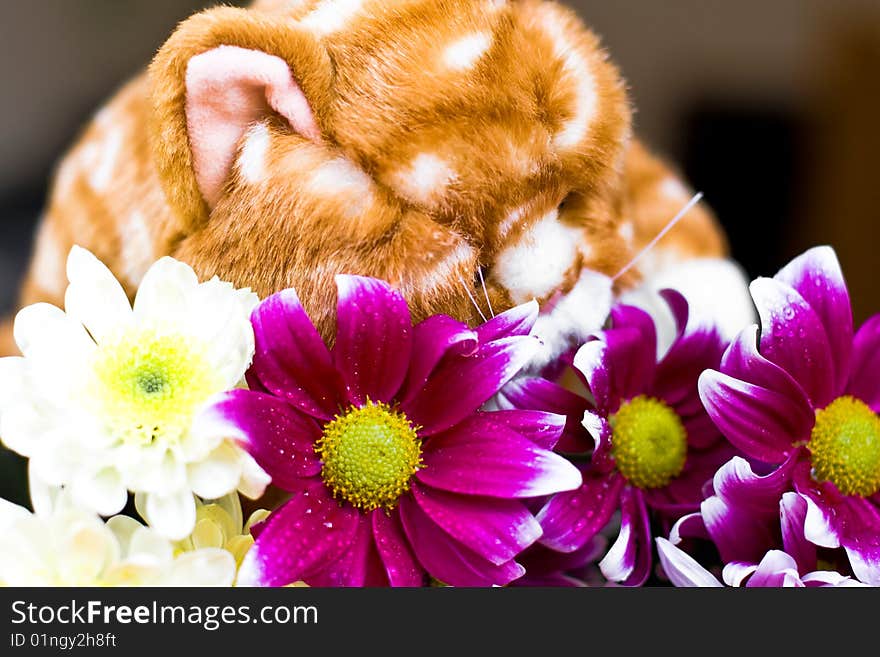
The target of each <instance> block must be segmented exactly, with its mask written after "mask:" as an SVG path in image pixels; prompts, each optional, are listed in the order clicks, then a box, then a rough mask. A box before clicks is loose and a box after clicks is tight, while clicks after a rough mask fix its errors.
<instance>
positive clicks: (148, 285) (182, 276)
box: [134, 256, 199, 322]
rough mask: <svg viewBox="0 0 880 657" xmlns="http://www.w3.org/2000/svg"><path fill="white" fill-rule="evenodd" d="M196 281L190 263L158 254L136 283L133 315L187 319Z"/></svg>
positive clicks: (141, 318)
mask: <svg viewBox="0 0 880 657" xmlns="http://www.w3.org/2000/svg"><path fill="white" fill-rule="evenodd" d="M198 285H199V279H198V277H197V276H196V273H195V272H194V271H193V270H192V267H190V266H189V265H187V264H186V263H183V262H180V261H179V260H175V259H174V258H171V257H167V256H166V257H164V258H160V259H159V260H157V261H156V262H155V263H153V264H152V265H151V266H150V268H149V269H148V270H147V273H146V274H144V278H143V280H142V281H141V283H140V285H139V286H138V291H137V296H136V297H135V300H134V316H135V318H136V319H137V320H138V321H139V322H143V321H155V320H156V319H160V318H161V319H163V320H171V321H177V322H180V321H181V320H183V319H185V318H187V319H188V315H189V311H190V308H191V307H192V304H191V301H192V295H193V293H194V292H195V290H196V288H197V287H198Z"/></svg>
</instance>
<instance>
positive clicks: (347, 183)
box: [307, 157, 373, 216]
mask: <svg viewBox="0 0 880 657" xmlns="http://www.w3.org/2000/svg"><path fill="white" fill-rule="evenodd" d="M307 187H308V190H309V191H311V192H313V193H315V194H320V195H322V196H332V197H337V196H340V195H341V196H343V197H344V201H345V206H346V208H347V209H348V211H349V214H350V215H352V216H353V215H358V214H361V213H362V212H363V211H364V208H365V207H366V206H367V204H369V203H371V202H372V200H373V181H372V179H371V178H370V177H369V176H368V175H367V174H366V173H365V172H364V171H363V170H362V169H360V168H359V167H358V166H357V165H355V164H354V163H353V162H352V161H351V160H348V159H346V158H344V157H337V158H335V159H333V160H330V161H328V162H325V163H324V164H322V165H321V166H319V167H318V168H317V169H315V170H314V171H313V172H312V175H311V177H310V178H309V180H308V182H307Z"/></svg>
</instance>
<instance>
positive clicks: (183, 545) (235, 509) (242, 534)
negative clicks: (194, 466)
mask: <svg viewBox="0 0 880 657" xmlns="http://www.w3.org/2000/svg"><path fill="white" fill-rule="evenodd" d="M135 503H136V504H137V505H138V506H139V507H140V505H141V504H140V503H142V500H140V499H138V498H137V497H136V498H135ZM268 516H269V511H267V510H265V509H258V510H257V511H254V512H253V513H251V515H250V517H249V518H248V519H247V522H245V520H244V515H243V514H242V510H241V500H240V499H239V497H238V493H230V494H229V495H224V496H223V497H222V498H220V499H217V500H211V501H206V502H203V501H201V500H198V499H197V500H196V524H195V527H194V528H193V531H192V534H190V535H189V536H187V537H186V538H185V539H183V540H182V541H178V542H177V544H176V548H177V549H178V550H181V551H185V552H189V551H192V550H200V549H203V548H220V549H223V550H226V551H227V552H229V553H230V554H231V555H232V557H233V558H234V559H235V564H236V568H238V567H239V566H241V562H242V560H243V559H244V555H245V554H247V551H248V550H249V549H250V548H251V546H252V545H253V544H254V538H253V536H251V527H252V526H253V525H255V524H256V523H258V522H261V521H263V520H265V519H266V518H267V517H268Z"/></svg>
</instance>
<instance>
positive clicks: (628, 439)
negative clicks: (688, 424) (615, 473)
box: [611, 395, 687, 488]
mask: <svg viewBox="0 0 880 657" xmlns="http://www.w3.org/2000/svg"><path fill="white" fill-rule="evenodd" d="M611 428H612V432H613V433H612V438H611V453H612V455H613V456H614V462H615V464H616V465H617V469H618V470H619V471H620V473H621V474H622V475H623V476H624V477H626V479H627V480H628V481H629V482H630V483H631V484H632V485H633V486H637V487H639V488H660V487H662V486H665V485H666V484H668V483H669V482H670V481H671V480H672V479H674V478H675V477H677V476H678V475H679V474H681V471H682V469H683V468H684V462H685V457H686V456H687V431H686V430H685V428H684V425H683V424H682V422H681V418H679V417H678V415H677V414H676V413H675V411H673V410H672V409H671V408H669V406H667V405H666V404H665V403H663V402H662V401H660V400H659V399H654V398H653V397H646V396H644V395H641V396H639V397H636V398H634V399H632V400H630V401H628V402H625V403H624V404H622V405H621V407H620V410H619V411H617V413H615V414H614V416H612V418H611Z"/></svg>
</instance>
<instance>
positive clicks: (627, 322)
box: [606, 304, 657, 363]
mask: <svg viewBox="0 0 880 657" xmlns="http://www.w3.org/2000/svg"><path fill="white" fill-rule="evenodd" d="M611 326H612V329H611V330H612V331H615V330H618V329H623V328H632V329H635V330H636V331H638V332H639V333H640V334H641V339H640V340H639V343H638V345H637V347H636V349H637V350H638V351H639V353H640V357H639V358H638V360H645V361H647V362H649V363H654V362H655V361H656V358H657V329H656V328H655V326H654V320H653V318H652V317H651V316H650V315H649V314H648V313H646V312H645V311H644V310H642V309H641V308H637V307H635V306H627V305H625V304H618V305H616V306H614V308H612V309H611ZM609 332H610V331H606V333H609Z"/></svg>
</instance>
